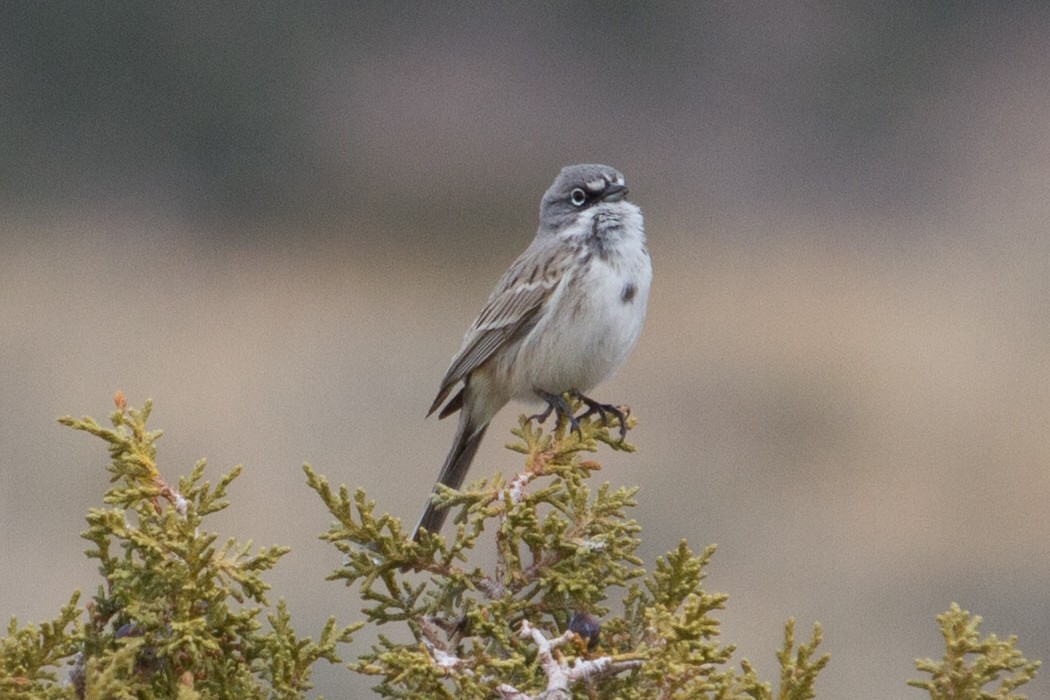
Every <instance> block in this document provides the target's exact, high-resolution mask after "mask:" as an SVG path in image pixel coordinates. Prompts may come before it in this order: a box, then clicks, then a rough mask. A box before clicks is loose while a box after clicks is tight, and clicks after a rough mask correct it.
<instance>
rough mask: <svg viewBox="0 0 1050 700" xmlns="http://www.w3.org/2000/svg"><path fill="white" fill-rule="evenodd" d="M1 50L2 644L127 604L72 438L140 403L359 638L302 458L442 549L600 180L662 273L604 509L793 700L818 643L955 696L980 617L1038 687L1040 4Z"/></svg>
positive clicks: (205, 23)
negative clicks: (484, 374)
mask: <svg viewBox="0 0 1050 700" xmlns="http://www.w3.org/2000/svg"><path fill="white" fill-rule="evenodd" d="M0 56H2V59H0V559H2V561H4V562H5V565H4V566H3V567H2V570H3V573H2V574H0V600H3V601H4V605H3V609H2V610H0V617H5V618H6V617H10V616H17V617H18V618H19V619H21V620H23V621H39V620H43V619H47V618H50V617H52V616H53V615H54V614H55V613H56V611H57V610H58V608H59V606H60V605H61V604H62V603H64V602H65V601H66V600H67V598H68V594H69V592H70V590H71V589H72V588H74V587H78V588H82V589H84V590H85V591H86V592H89V593H90V592H91V591H93V590H94V589H95V587H96V586H97V585H98V577H97V574H96V572H95V566H94V564H93V563H92V562H91V561H88V560H87V559H85V558H84V557H83V555H82V552H83V550H84V549H85V548H86V544H87V543H86V542H85V541H83V540H81V539H80V538H79V537H78V533H79V532H80V531H82V530H83V529H84V528H85V524H84V520H83V518H84V514H85V513H86V511H87V509H88V508H89V507H91V506H92V505H96V504H98V503H99V502H100V498H101V496H102V494H103V492H104V491H105V488H106V485H107V475H106V473H105V472H104V466H105V465H106V463H107V458H106V452H105V449H104V445H103V444H102V443H101V442H99V441H98V440H96V439H93V438H89V437H88V436H86V435H83V434H78V433H74V432H72V431H70V430H68V429H65V428H62V427H60V426H58V425H57V424H56V423H55V418H56V417H57V416H59V415H62V414H67V413H71V414H74V415H82V414H91V415H94V416H96V417H97V418H99V419H100V420H104V419H105V417H106V416H107V415H108V414H109V412H110V411H111V410H112V399H111V397H112V395H113V392H114V391H115V390H117V389H121V390H123V391H124V392H125V394H126V395H127V396H128V398H129V400H130V401H131V403H132V405H136V406H138V405H141V404H142V402H143V401H144V400H145V399H146V398H148V397H153V398H154V399H155V400H156V410H155V413H154V419H153V425H154V427H160V428H164V429H165V431H166V436H165V437H164V439H163V440H162V442H161V453H160V458H161V466H162V469H163V470H164V471H165V473H166V474H167V475H168V476H169V477H170V478H171V479H172V480H174V479H175V478H176V476H177V475H179V474H185V473H187V472H188V471H189V470H190V468H191V467H192V465H193V464H194V462H195V461H196V460H197V459H198V458H200V457H207V458H208V459H209V462H210V465H211V466H210V469H211V471H210V472H209V473H210V475H211V478H212V480H213V481H214V479H216V478H217V476H218V474H219V473H220V472H222V471H225V470H227V469H229V468H230V467H231V466H233V465H234V464H237V463H243V464H244V465H245V472H244V475H243V477H242V478H241V479H239V480H238V481H237V482H236V483H235V485H234V487H233V490H232V494H231V498H232V502H233V505H232V507H231V508H230V509H229V510H227V511H225V512H224V513H222V514H220V515H219V516H216V517H215V518H214V520H213V521H212V527H213V528H216V529H219V530H220V531H221V533H222V535H223V536H226V535H230V536H236V537H239V538H243V539H249V538H250V539H253V540H254V541H255V542H256V543H257V544H265V545H269V544H273V543H279V544H286V545H290V546H292V547H293V551H292V553H291V554H290V555H289V556H288V557H287V558H286V559H285V560H283V562H282V564H281V566H279V568H278V569H277V570H276V572H275V573H274V574H273V575H272V576H271V577H270V580H271V581H272V582H273V584H274V588H273V594H274V597H277V596H283V597H285V598H286V599H287V600H288V601H289V604H290V607H291V609H292V611H293V614H294V615H295V617H296V619H297V621H298V623H299V626H300V628H301V630H302V631H303V632H306V633H316V631H317V630H318V629H319V628H320V626H321V624H322V623H323V620H324V619H325V618H327V616H328V615H330V614H336V615H338V616H339V618H340V619H341V620H342V621H344V622H350V621H352V620H356V619H359V613H358V609H359V607H360V604H359V602H358V601H357V600H355V598H354V597H353V595H352V591H350V590H347V589H344V588H342V587H339V586H337V585H334V584H327V583H325V582H324V581H323V577H324V576H325V574H327V573H328V572H329V571H331V570H332V569H333V568H335V567H336V566H338V564H339V556H338V555H337V553H336V552H335V551H334V550H332V549H330V548H328V547H326V546H325V545H324V544H322V543H321V542H319V541H318V540H317V539H316V535H317V533H319V532H321V531H323V530H324V529H325V528H326V527H327V524H328V522H329V518H328V517H327V516H326V513H325V512H324V511H323V509H322V507H321V504H320V502H319V500H318V499H317V498H316V497H315V496H314V495H313V494H312V492H310V491H308V490H307V488H306V486H305V483H304V477H303V474H302V471H301V468H300V465H301V463H302V462H304V461H309V462H310V463H312V464H313V465H314V466H315V467H316V468H317V469H318V470H319V471H320V472H322V473H323V474H325V475H327V476H328V477H329V478H330V480H332V481H333V482H335V483H346V484H348V485H351V486H363V487H365V488H366V489H367V490H368V492H369V495H370V496H371V497H372V498H374V499H376V500H377V501H378V503H379V507H380V509H381V510H387V511H389V512H391V513H394V514H396V515H399V516H401V517H403V518H405V519H406V520H410V521H412V522H414V521H415V518H416V517H417V516H418V513H419V511H420V508H421V506H422V503H423V501H424V499H425V498H426V496H427V494H428V493H429V491H430V488H431V485H432V483H433V480H434V478H435V476H436V474H437V470H438V467H439V465H440V464H441V461H442V459H443V457H444V455H445V451H446V449H447V448H448V445H449V443H450V441H451V437H452V432H453V429H454V425H452V423H451V422H449V421H445V422H438V421H436V420H433V419H431V420H426V421H425V420H424V419H423V415H424V413H425V411H426V408H427V407H428V405H429V404H430V401H431V400H432V398H433V395H434V393H435V391H436V389H437V383H438V380H439V379H440V377H441V375H442V373H443V372H444V370H445V368H446V366H447V363H448V361H449V359H450V358H451V357H452V355H453V353H454V352H455V351H456V350H457V349H458V347H459V343H460V340H461V338H462V334H463V332H464V331H465V330H466V328H467V326H468V325H469V324H470V322H471V321H472V320H473V318H474V316H475V314H476V313H477V312H478V311H479V310H480V308H481V305H482V303H483V301H484V299H485V297H486V295H487V294H488V292H489V290H490V289H491V287H492V286H493V284H494V283H495V282H496V280H497V279H498V277H499V275H500V274H501V273H502V271H503V270H504V269H505V267H506V266H507V265H508V264H509V262H510V261H511V260H513V258H514V257H515V256H516V255H517V254H518V252H520V250H522V249H523V248H524V247H525V246H526V245H527V244H528V242H529V240H530V239H531V237H532V234H533V231H534V229H535V225H536V221H537V210H538V202H539V198H540V195H541V194H542V193H543V191H544V190H545V189H546V187H547V186H548V185H549V184H550V182H551V180H552V179H553V178H554V176H555V175H556V174H557V172H558V169H559V168H561V167H562V166H563V165H566V164H570V163H575V162H581V161H596V162H606V163H609V164H611V165H613V166H615V167H617V168H619V169H620V170H622V171H623V172H624V173H625V174H626V176H627V180H628V183H629V184H630V186H631V196H632V199H633V200H634V201H635V202H636V203H638V204H639V205H640V206H641V207H642V208H643V210H644V211H645V215H646V223H647V229H648V234H649V238H650V248H651V251H652V255H653V261H654V266H655V274H656V277H655V284H654V287H653V292H652V297H651V306H650V313H649V319H648V322H647V326H646V329H645V333H644V334H643V336H642V339H641V341H640V342H639V344H638V347H637V348H636V350H635V353H634V355H633V357H632V358H631V359H630V360H629V361H628V363H627V365H626V366H625V367H624V368H623V369H622V370H621V372H620V373H619V374H618V375H617V376H616V377H615V378H614V379H612V380H610V381H608V382H607V383H605V384H604V385H602V386H601V387H599V388H598V389H597V390H596V391H595V392H593V394H594V395H595V396H596V397H598V398H601V399H603V400H606V401H612V402H620V403H626V404H629V405H630V406H631V408H632V409H633V410H634V413H635V415H636V416H637V417H638V418H639V421H640V424H639V427H638V428H637V430H636V431H635V432H634V433H633V434H632V439H633V441H634V442H635V443H636V444H637V445H638V447H639V451H638V453H637V454H636V455H631V456H623V455H612V454H608V453H602V454H601V455H600V459H602V460H603V462H604V464H605V468H604V469H603V471H602V474H601V476H600V478H601V479H607V480H609V481H610V482H612V483H614V484H618V485H619V484H627V485H634V484H637V485H639V486H640V487H641V491H640V493H639V497H638V498H639V506H638V508H637V509H636V510H635V512H634V513H633V515H634V517H636V518H637V519H638V521H639V522H640V523H641V524H642V526H643V528H644V530H643V533H644V537H645V540H644V544H643V547H642V552H641V553H642V555H643V556H644V557H645V559H646V561H647V562H648V563H650V564H651V562H652V560H653V559H654V558H655V557H656V556H658V555H660V554H662V553H663V552H665V551H667V550H669V549H671V548H673V547H674V546H675V545H676V544H677V542H678V541H679V539H680V538H687V539H688V540H689V541H690V543H691V544H692V545H693V546H694V548H695V549H700V548H702V547H703V546H704V545H705V544H707V543H709V542H715V543H717V544H718V545H719V549H718V553H717V555H716V556H715V559H714V561H713V563H712V565H711V568H710V570H709V578H708V586H709V588H710V589H712V590H717V591H723V592H726V593H729V594H730V600H729V604H728V609H727V610H726V611H725V612H724V614H723V615H722V619H723V620H724V627H723V632H724V635H725V639H726V640H727V641H729V642H733V643H735V644H737V645H738V647H739V648H738V651H737V655H736V659H737V661H739V659H740V658H742V657H746V658H749V659H750V660H752V661H753V662H754V663H755V664H756V665H757V666H758V668H759V670H760V671H761V672H762V674H763V675H764V676H765V677H767V678H772V677H774V675H775V663H776V661H775V658H774V655H773V654H774V650H775V648H776V646H777V645H778V644H779V643H780V641H781V635H782V624H783V622H784V620H785V619H786V618H788V617H789V616H795V617H797V618H798V620H799V625H800V628H801V630H800V631H804V630H807V629H809V628H810V626H811V624H812V623H813V622H814V621H820V622H821V623H822V624H823V625H824V628H825V636H826V642H825V645H824V647H825V649H826V650H827V651H830V652H831V653H832V654H833V659H832V663H831V665H830V666H829V667H828V669H827V670H826V672H825V673H824V674H822V676H821V679H820V681H819V683H818V690H819V692H820V696H821V697H827V698H843V697H849V698H854V699H857V700H867V699H871V700H874V699H876V698H901V697H916V698H919V697H923V696H924V694H923V693H921V692H920V691H918V690H912V689H908V688H906V686H905V681H906V680H907V679H908V678H913V677H916V676H917V675H918V674H917V672H916V671H915V670H914V668H913V661H914V659H915V658H916V657H923V656H934V657H938V658H939V657H940V655H941V654H942V653H943V650H942V644H941V640H940V635H939V632H938V628H937V623H936V621H935V619H934V617H935V615H936V614H937V613H939V612H941V611H943V610H945V609H947V607H948V605H949V604H950V603H951V602H952V601H958V602H959V603H960V604H961V605H962V606H963V607H964V608H967V609H969V610H971V611H972V612H974V613H977V614H980V615H982V616H984V618H985V623H984V628H983V629H984V631H985V632H987V633H991V632H996V633H998V634H1000V635H1006V634H1017V635H1019V637H1020V647H1021V649H1022V650H1023V651H1024V652H1025V653H1026V654H1027V655H1028V656H1029V658H1041V659H1043V660H1044V661H1050V572H1048V564H1050V561H1048V545H1047V543H1048V541H1050V515H1048V503H1050V468H1048V461H1050V460H1048V458H1050V439H1048V430H1047V428H1048V421H1050V349H1048V348H1050V325H1048V324H1050V240H1048V236H1047V221H1048V219H1050V117H1048V116H1047V115H1048V114H1050V81H1048V80H1047V68H1046V67H1047V65H1050V6H1048V5H1042V4H1038V3H1027V4H1021V3H1018V4H1012V3H1011V4H1004V3H994V4H993V3H959V4H948V3H922V2H919V3H904V2H901V3H871V4H861V3H837V4H834V7H831V6H828V5H827V4H822V3H809V2H787V3H755V2H733V3H680V4H671V3H666V4H658V5H651V6H650V5H644V6H643V5H640V4H639V5H629V4H627V3H543V4H539V3H528V4H524V3H522V4H519V5H516V6H510V7H503V6H501V7H496V6H493V5H490V4H487V3H461V4H456V5H454V6H444V5H439V4H436V3H435V4H420V3H387V2H384V3H374V4H365V3H360V4H332V5H327V6H325V5H313V4H311V5H301V4H286V3H272V4H271V3H262V4H258V3H253V4H243V5H239V6H233V7H231V6H225V7H222V8H220V7H218V6H214V5H212V4H207V3H168V4H157V3H105V4H96V3H91V4H86V3H85V4H73V3H69V4H60V3H30V2H22V3H5V4H3V5H2V6H0ZM521 410H524V409H522V408H520V407H517V406H515V407H511V408H508V409H507V410H505V411H504V412H503V414H501V416H500V417H499V418H498V420H497V421H496V424H495V425H494V427H493V429H492V430H490V432H489V438H488V440H487V442H486V443H485V444H484V445H483V447H482V450H481V453H480V455H479V458H478V461H477V462H476V463H475V465H474V468H473V470H472V474H473V475H474V476H481V475H483V474H486V473H489V472H491V471H494V470H497V469H500V470H505V471H506V470H511V469H514V468H516V465H517V464H518V458H517V456H516V455H514V454H512V453H509V452H506V451H505V450H503V449H502V445H503V444H504V443H505V442H507V441H508V440H509V434H508V433H507V429H508V428H509V427H510V426H511V425H512V423H513V422H514V421H515V419H516V416H517V415H518V413H519V412H520V411H521ZM364 646H365V638H362V639H361V640H359V641H358V646H355V647H354V648H352V649H346V650H345V655H346V656H348V657H349V656H350V655H352V654H353V652H354V650H355V649H362V648H364ZM1047 676H1048V674H1046V673H1044V674H1043V677H1042V678H1040V679H1038V680H1037V682H1036V683H1035V684H1033V685H1030V686H1027V687H1026V688H1025V690H1026V691H1027V692H1028V694H1029V697H1033V698H1038V697H1048V696H1050V682H1048V681H1047ZM316 680H317V691H318V692H322V693H324V694H325V695H326V696H327V697H330V698H340V697H354V696H360V695H361V694H362V693H364V691H365V689H366V688H367V687H368V686H369V685H370V683H369V682H368V681H367V680H362V679H358V678H355V677H353V676H352V675H351V674H350V673H349V672H348V671H346V670H344V669H342V668H339V667H318V669H317V674H316Z"/></svg>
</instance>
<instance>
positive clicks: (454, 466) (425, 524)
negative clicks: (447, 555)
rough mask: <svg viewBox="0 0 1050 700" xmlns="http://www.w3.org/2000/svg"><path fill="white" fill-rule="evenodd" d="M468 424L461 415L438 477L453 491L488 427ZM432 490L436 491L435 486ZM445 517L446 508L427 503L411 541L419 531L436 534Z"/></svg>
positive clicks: (417, 535)
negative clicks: (454, 437) (450, 447)
mask: <svg viewBox="0 0 1050 700" xmlns="http://www.w3.org/2000/svg"><path fill="white" fill-rule="evenodd" d="M470 422H471V421H469V420H468V419H467V416H466V414H463V415H462V417H461V419H460V422H459V428H458V429H457V430H456V439H455V440H453V442H452V449H451V450H449V452H448V457H445V464H444V465H443V466H442V467H441V475H440V476H439V477H438V483H439V484H444V485H445V486H448V487H451V488H454V489H458V488H459V487H460V486H462V485H463V479H464V478H466V476H467V470H468V469H470V463H471V462H473V461H474V455H475V454H476V453H477V451H478V446H479V445H480V444H481V438H483V437H485V431H486V430H487V429H488V427H489V425H488V423H487V422H486V423H485V424H484V425H482V426H481V427H480V428H475V427H474V426H473V425H470ZM434 490H435V492H436V491H437V487H436V486H435V488H434ZM447 517H448V509H447V508H440V509H439V508H435V507H434V503H433V501H427V507H426V509H425V510H424V511H423V517H422V518H420V519H419V524H418V525H416V529H415V531H414V533H413V534H412V539H413V540H419V531H420V530H426V531H427V532H437V531H438V530H440V529H441V525H442V524H443V523H444V522H445V518H447Z"/></svg>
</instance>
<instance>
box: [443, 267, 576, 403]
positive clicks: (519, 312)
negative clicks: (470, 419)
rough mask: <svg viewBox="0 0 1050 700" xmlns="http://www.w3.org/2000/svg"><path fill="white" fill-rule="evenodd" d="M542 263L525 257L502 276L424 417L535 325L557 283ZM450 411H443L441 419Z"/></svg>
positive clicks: (555, 278) (469, 331)
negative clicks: (509, 343)
mask: <svg viewBox="0 0 1050 700" xmlns="http://www.w3.org/2000/svg"><path fill="white" fill-rule="evenodd" d="M544 262H545V261H544V260H543V259H541V258H537V257H536V256H529V255H528V254H527V253H526V254H525V255H522V257H521V258H519V259H518V261H517V262H516V263H515V264H514V265H512V266H511V268H510V269H509V270H507V272H506V274H504V275H503V278H502V279H501V280H500V283H499V285H497V287H496V289H495V291H493V293H492V294H491V295H490V296H489V299H488V302H487V303H486V304H485V308H483V309H482V310H481V313H480V314H478V317H477V319H476V320H475V321H474V323H473V324H472V325H471V327H470V330H468V331H467V334H466V336H465V337H464V338H463V346H462V347H461V348H460V350H459V352H458V353H456V356H455V357H454V358H452V363H451V364H450V365H449V367H448V370H447V371H446V372H445V376H444V378H443V379H442V380H441V388H440V389H439V390H438V394H437V398H436V399H434V403H433V404H432V405H431V407H430V411H429V412H428V413H427V415H430V414H431V413H433V412H434V411H435V410H437V408H438V407H439V406H440V405H441V404H442V403H443V402H444V400H445V398H446V397H448V395H449V393H450V392H451V391H452V389H453V387H455V385H456V384H458V383H459V382H461V381H464V380H465V379H466V378H467V377H468V376H469V375H470V373H471V372H473V371H474V370H476V369H477V368H478V367H480V366H481V365H482V364H484V363H485V362H486V361H487V360H488V359H489V358H490V357H492V356H493V355H494V354H495V353H496V352H497V351H498V350H499V349H500V348H502V347H503V346H504V345H505V344H506V343H507V342H508V341H509V340H510V339H511V338H514V337H517V336H518V335H519V334H521V333H524V332H527V331H528V330H529V329H531V328H532V326H533V325H535V323H536V318H537V316H538V312H539V311H540V309H542V308H543V305H544V304H545V303H546V301H547V298H548V297H549V296H550V294H551V292H552V291H553V290H554V288H555V287H556V286H557V283H558V279H559V275H557V274H552V272H553V270H551V269H550V268H551V265H549V264H544ZM454 410H455V409H452V411H454ZM452 411H442V417H444V416H445V415H447V414H448V413H451V412H452Z"/></svg>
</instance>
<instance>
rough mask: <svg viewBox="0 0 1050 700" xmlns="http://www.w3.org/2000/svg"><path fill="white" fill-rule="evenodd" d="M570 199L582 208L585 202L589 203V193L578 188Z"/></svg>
mask: <svg viewBox="0 0 1050 700" xmlns="http://www.w3.org/2000/svg"><path fill="white" fill-rule="evenodd" d="M569 199H570V200H571V201H572V203H573V204H575V205H576V206H578V207H582V206H583V204H584V202H586V201H587V193H586V192H584V191H583V189H582V188H579V187H577V188H576V189H574V190H573V191H572V193H571V194H570V195H569Z"/></svg>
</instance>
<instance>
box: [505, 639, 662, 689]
mask: <svg viewBox="0 0 1050 700" xmlns="http://www.w3.org/2000/svg"><path fill="white" fill-rule="evenodd" d="M521 636H522V637H525V638H526V639H529V638H531V639H532V641H533V642H535V643H536V646H537V648H538V649H539V656H538V658H539V660H540V664H541V666H542V667H543V673H544V675H545V676H547V689H546V690H545V691H543V692H542V693H540V694H539V695H536V696H532V695H529V694H527V693H523V692H521V691H520V690H518V689H517V688H515V687H514V686H512V685H508V684H506V683H504V684H503V685H501V686H499V687H498V688H497V689H496V690H497V691H498V692H499V694H500V696H501V697H503V699H504V700H571V699H572V692H571V691H570V690H569V688H570V686H572V684H573V683H575V682H577V681H580V680H586V679H590V678H597V677H599V676H615V675H616V674H618V673H622V672H623V671H629V670H631V669H635V668H640V667H641V665H642V662H641V660H640V659H622V658H621V659H615V658H613V657H611V656H601V657H599V658H597V659H585V660H577V661H576V663H574V664H572V665H570V664H569V662H567V661H565V660H564V659H563V658H561V655H560V654H559V655H555V653H554V650H555V649H557V648H558V647H560V646H562V645H563V644H566V643H568V642H570V641H571V640H572V638H573V637H575V636H576V633H575V632H573V631H572V630H568V631H566V632H565V633H563V634H561V635H559V636H557V637H555V638H553V639H547V638H546V637H544V636H543V633H542V632H541V631H540V630H538V629H536V628H535V627H533V626H532V625H531V624H529V621H528V620H523V621H522V623H521Z"/></svg>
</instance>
